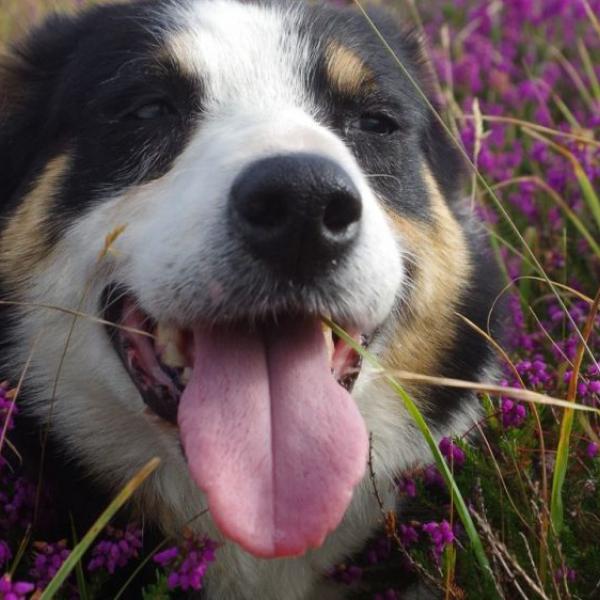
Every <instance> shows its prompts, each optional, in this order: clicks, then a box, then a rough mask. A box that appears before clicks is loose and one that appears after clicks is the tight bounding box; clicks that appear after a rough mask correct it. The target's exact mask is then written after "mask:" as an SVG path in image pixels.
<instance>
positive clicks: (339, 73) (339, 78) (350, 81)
mask: <svg viewBox="0 0 600 600" xmlns="http://www.w3.org/2000/svg"><path fill="white" fill-rule="evenodd" d="M326 59H327V77H328V79H329V81H330V83H331V85H332V87H333V88H334V89H336V90H337V91H339V92H341V93H342V94H348V95H356V94H359V93H360V92H364V91H368V90H370V89H371V88H372V87H373V86H374V84H375V79H374V76H373V73H372V71H371V70H370V69H369V67H368V66H367V65H366V64H365V63H364V62H363V60H362V59H361V58H360V56H358V54H356V52H354V51H353V50H351V49H350V48H347V47H346V46H343V45H342V44H340V43H339V42H331V43H330V44H329V46H328V48H327V52H326Z"/></svg>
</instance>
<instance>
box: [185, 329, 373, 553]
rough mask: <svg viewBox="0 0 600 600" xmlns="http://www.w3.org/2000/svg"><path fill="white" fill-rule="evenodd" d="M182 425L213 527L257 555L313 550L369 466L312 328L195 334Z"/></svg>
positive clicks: (355, 420)
mask: <svg viewBox="0 0 600 600" xmlns="http://www.w3.org/2000/svg"><path fill="white" fill-rule="evenodd" d="M178 421H179V427H180V430H181V439H182V441H183V447H184V449H185V454H186V456H187V460H188V466H189V469H190V472H191V474H192V477H193V479H194V481H195V482H196V484H197V485H198V487H199V488H200V489H201V490H203V491H204V492H205V494H206V495H207V498H208V505H209V508H210V512H211V514H212V516H213V519H214V520H215V522H216V524H217V526H218V527H219V529H220V530H221V531H222V533H223V534H224V535H225V536H227V537H229V538H230V539H232V540H234V541H235V542H237V543H238V544H240V546H242V547H243V548H244V549H245V550H247V551H248V552H250V553H252V554H254V555H256V556H261V557H266V558H270V557H277V556H291V555H298V554H303V553H304V552H306V550H308V549H309V548H310V547H318V546H320V545H321V544H322V542H323V540H324V538H325V536H326V535H327V534H328V533H329V532H330V531H331V530H333V529H335V527H336V526H337V525H338V524H339V522H340V521H341V519H342V516H343V515H344V512H345V510H346V508H347V507H348V504H349V503H350V499H351V497H352V489H353V488H354V486H355V485H356V484H357V483H358V482H359V481H360V480H361V478H362V476H363V473H364V470H365V464H366V461H367V454H368V437H367V432H366V429H365V425H364V422H363V420H362V417H361V415H360V413H359V411H358V409H357V407H356V404H355V403H354V401H353V400H352V398H351V397H350V395H349V394H348V392H346V390H344V389H343V388H342V387H341V386H340V385H338V383H337V382H336V381H335V380H334V378H333V377H332V375H331V371H330V366H329V359H328V356H327V350H326V346H325V340H324V338H323V333H322V331H321V325H320V323H319V322H318V321H314V322H312V321H311V322H306V321H303V322H288V323H283V324H279V325H278V326H277V327H271V328H270V329H269V330H267V331H264V332H262V333H253V334H251V333H247V332H242V331H233V330H212V331H210V332H205V331H199V330H198V331H194V368H193V372H192V377H191V380H190V382H189V383H188V385H187V387H186V389H185V391H184V392H183V395H182V397H181V400H180V405H179V414H178Z"/></svg>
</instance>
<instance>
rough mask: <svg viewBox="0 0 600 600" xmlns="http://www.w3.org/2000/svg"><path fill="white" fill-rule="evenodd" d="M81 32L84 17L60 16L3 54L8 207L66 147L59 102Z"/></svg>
mask: <svg viewBox="0 0 600 600" xmlns="http://www.w3.org/2000/svg"><path fill="white" fill-rule="evenodd" d="M81 34H82V32H81V31H80V25H79V21H78V19H76V18H70V17H65V16H57V15H55V16H52V17H50V18H49V19H48V20H47V21H46V22H45V23H44V24H43V25H42V26H40V27H38V28H37V29H35V30H34V31H32V32H31V33H30V34H29V36H28V37H26V38H25V39H24V40H22V41H21V42H20V43H18V44H16V45H14V46H13V47H11V48H10V49H9V50H8V51H7V52H6V53H5V54H4V55H0V202H2V204H4V203H6V202H7V201H8V200H9V199H10V198H11V197H12V196H13V195H14V193H15V191H16V190H17V189H18V188H19V186H20V184H21V183H22V182H23V181H24V180H25V179H26V176H27V174H28V173H29V172H30V171H31V170H32V169H35V168H36V164H37V163H38V162H40V161H41V160H43V158H44V157H46V158H47V157H48V154H49V153H50V154H51V153H52V152H54V151H56V150H57V147H58V146H59V145H60V143H61V140H60V136H58V135H57V129H58V123H56V122H55V121H56V119H55V115H54V114H53V99H54V98H55V97H56V92H57V88H58V87H59V85H60V81H61V74H62V71H63V69H64V67H65V65H66V64H67V62H68V61H69V59H70V57H71V55H72V54H73V52H74V50H75V48H76V45H77V43H78V40H79V39H80V35H81ZM54 112H55V111H54Z"/></svg>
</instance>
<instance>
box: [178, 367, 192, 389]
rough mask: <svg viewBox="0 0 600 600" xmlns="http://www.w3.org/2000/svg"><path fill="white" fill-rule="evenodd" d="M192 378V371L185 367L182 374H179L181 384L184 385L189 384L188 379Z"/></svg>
mask: <svg viewBox="0 0 600 600" xmlns="http://www.w3.org/2000/svg"><path fill="white" fill-rule="evenodd" d="M191 377H192V369H191V367H186V368H185V369H184V370H183V373H182V374H181V377H180V379H181V383H183V384H184V385H187V384H188V383H189V382H190V379H191Z"/></svg>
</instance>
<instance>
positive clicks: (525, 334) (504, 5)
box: [0, 0, 600, 600]
mask: <svg viewBox="0 0 600 600" xmlns="http://www.w3.org/2000/svg"><path fill="white" fill-rule="evenodd" d="M389 3H390V4H391V5H397V7H398V8H400V9H402V11H403V13H404V14H405V15H406V18H407V19H409V20H410V21H412V23H413V25H414V27H416V28H418V29H422V31H423V34H424V38H425V40H426V49H427V52H428V54H429V57H430V59H431V61H432V63H433V65H434V67H435V73H436V79H435V82H436V89H437V91H438V98H437V100H438V102H439V106H440V114H441V116H442V117H443V119H444V121H445V123H446V124H447V126H448V128H449V131H450V132H451V133H452V134H453V136H454V137H455V139H456V143H459V144H461V147H462V148H463V150H464V153H465V159H466V160H468V162H470V168H471V173H472V176H471V178H470V182H469V185H468V186H467V188H466V189H465V197H466V199H467V200H468V201H470V202H471V203H472V206H473V210H475V211H476V212H477V213H478V215H479V216H480V219H481V221H482V224H483V226H484V227H485V228H486V229H487V231H488V233H489V238H490V242H491V245H492V247H493V250H494V253H495V256H496V258H497V260H498V263H499V265H500V266H501V269H502V272H503V275H504V278H505V282H506V287H505V289H504V292H503V295H502V298H499V304H502V303H504V304H505V305H506V307H507V314H506V316H505V319H506V331H507V335H506V337H505V338H504V339H499V340H490V343H492V344H493V345H494V347H495V348H496V349H497V351H498V355H499V359H500V361H501V364H502V368H503V375H502V380H501V382H500V384H501V387H510V388H513V391H511V392H506V393H501V390H498V389H491V388H489V389H485V390H481V402H482V405H483V407H484V410H485V415H486V416H485V418H484V419H482V421H481V423H480V424H479V425H478V426H477V427H476V428H474V429H473V430H472V431H470V432H468V435H465V436H464V437H463V438H460V439H455V440H448V439H444V440H442V442H441V443H440V445H439V449H438V452H436V453H435V456H434V459H432V464H431V465H422V466H421V467H420V468H417V469H415V470H414V472H411V473H404V474H399V477H398V482H397V483H398V495H399V497H400V498H401V499H402V500H403V501H404V506H405V508H404V509H403V511H402V512H400V513H399V514H385V515H384V514H382V535H381V537H380V538H379V539H377V540H374V541H373V543H372V544H371V545H370V546H369V547H368V548H366V549H365V551H364V552H363V553H362V554H361V555H360V556H356V557H353V558H352V559H350V558H349V560H348V561H347V562H346V563H344V564H342V565H339V567H338V568H337V569H336V570H335V572H333V573H331V574H329V576H330V577H332V578H334V579H336V580H338V581H339V582H340V583H341V585H345V586H348V589H349V591H350V592H352V593H354V594H355V595H356V597H358V598H372V599H373V600H375V599H377V600H394V599H400V598H402V590H403V588H404V586H405V585H406V582H410V581H412V580H414V579H415V578H417V577H418V578H419V579H420V580H421V581H423V582H425V583H426V584H427V585H428V586H430V587H431V588H433V589H436V590H439V593H440V594H441V596H442V597H444V598H446V599H451V598H453V599H461V598H467V599H473V600H480V599H485V600H488V599H490V600H492V599H495V598H503V599H506V600H513V599H517V598H522V599H524V600H528V599H533V598H542V599H563V598H564V599H568V598H573V599H589V600H592V599H594V598H600V545H599V544H598V540H599V539H600V412H599V410H598V409H599V408H600V366H599V364H598V361H599V360H600V318H599V316H598V308H599V302H600V289H599V288H600V197H599V194H600V192H599V191H598V190H599V184H600V137H599V133H600V0H538V1H535V0H489V1H488V0H453V1H446V0H422V1H420V2H416V0H391V1H390V2H389ZM85 4H86V2H82V1H76V0H55V1H54V2H52V1H50V0H0V42H2V41H7V40H10V39H14V38H15V37H16V36H17V35H18V34H19V33H20V32H22V31H24V30H26V29H27V27H29V26H30V25H31V23H33V22H34V21H36V20H38V19H39V18H41V15H42V13H43V12H44V11H45V10H47V9H48V7H50V6H60V7H63V8H72V7H80V6H83V5H85ZM357 4H358V3H357ZM357 10H358V9H357ZM399 68H400V67H399ZM481 335H487V334H486V332H481ZM0 377H1V374H0ZM10 384H11V385H14V384H15V382H10ZM515 389H516V390H517V391H514V390H515ZM518 390H520V391H518ZM528 392H535V393H536V394H531V393H528ZM561 401H562V403H561ZM16 410H18V402H17V404H16ZM11 411H13V402H12V395H11V393H10V391H9V390H8V387H7V389H6V390H4V391H0V431H2V427H3V424H4V421H6V423H5V424H6V428H7V429H8V430H10V429H11V427H12V419H11ZM425 435H426V433H425ZM3 441H4V439H3V436H2V437H0V449H2V450H3V451H6V448H4V449H3V447H2V442H3ZM34 497H35V486H34V485H33V484H32V482H30V481H28V480H26V479H25V478H24V477H22V476H21V475H20V474H19V473H14V472H12V471H9V470H8V469H7V468H6V465H5V463H4V462H3V461H2V459H1V457H0V575H1V574H2V573H3V572H5V573H6V575H5V576H4V578H3V579H0V598H2V597H6V598H9V597H10V598H11V599H12V598H30V597H38V596H39V593H40V591H41V590H42V589H44V588H45V587H46V586H47V585H48V584H49V582H50V581H51V580H52V579H53V577H54V576H55V575H56V573H57V571H58V569H59V567H60V566H61V565H62V564H63V563H64V562H65V560H66V561H67V563H66V564H67V566H72V567H74V569H73V572H72V574H71V575H70V576H69V578H68V579H67V581H66V583H65V584H64V586H63V587H62V588H61V589H60V591H59V592H57V595H56V597H58V598H71V597H82V598H88V599H92V598H102V597H106V592H105V589H107V588H106V587H105V586H106V585H107V582H108V581H109V580H111V582H112V583H111V585H114V580H115V578H117V579H118V577H121V580H122V581H121V580H119V581H120V585H121V586H122V587H121V589H126V588H127V586H128V585H135V584H129V583H128V582H127V578H128V576H129V574H130V573H131V571H132V569H134V568H136V567H137V566H138V565H141V564H142V562H143V561H147V562H149V563H150V564H154V566H155V568H156V583H155V585H153V586H150V587H146V588H145V589H144V590H143V591H142V590H140V591H139V597H144V598H146V599H159V598H176V597H180V596H178V594H181V592H182V589H184V588H186V586H187V587H200V585H201V580H202V576H203V574H204V572H205V570H206V569H207V568H208V569H210V568H211V567H210V565H211V563H212V562H213V561H217V562H218V560H219V550H218V548H216V549H215V548H214V547H213V545H212V543H211V542H210V541H209V540H199V539H192V538H190V539H188V540H186V541H185V543H184V544H183V545H182V546H180V547H179V548H178V547H177V546H175V545H173V542H171V541H168V540H166V541H164V542H163V543H162V545H161V546H160V553H159V554H158V555H157V556H152V554H153V550H152V549H150V548H145V547H143V545H142V540H141V533H140V530H139V527H138V526H137V524H134V523H132V524H130V525H129V526H128V527H126V528H122V529H120V528H117V527H114V528H110V527H109V528H107V529H104V530H103V531H102V533H101V534H100V537H99V538H98V540H96V541H94V542H93V543H92V546H91V549H90V550H89V551H88V553H87V554H85V555H84V557H83V559H81V560H75V559H76V558H77V552H78V551H79V550H81V549H82V547H81V545H79V546H78V545H77V540H74V539H73V536H72V534H71V532H68V531H66V532H65V534H64V538H63V539H48V540H37V539H32V538H30V537H29V536H28V532H29V530H28V525H29V523H30V521H31V514H32V510H33V504H34ZM50 504H51V501H50ZM74 548H75V551H74V550H73V549H74ZM154 550H156V549H154ZM185 557H187V558H185ZM71 563H72V564H71ZM63 570H66V567H65V568H64V569H63ZM113 574H115V577H113ZM58 587H60V586H57V588H58ZM11 589H12V593H14V594H15V595H14V596H9V595H8V594H9V591H8V590H11ZM3 594H4V596H3ZM36 594H37V595H36ZM46 597H50V596H44V598H46ZM115 597H116V596H115Z"/></svg>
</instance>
